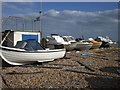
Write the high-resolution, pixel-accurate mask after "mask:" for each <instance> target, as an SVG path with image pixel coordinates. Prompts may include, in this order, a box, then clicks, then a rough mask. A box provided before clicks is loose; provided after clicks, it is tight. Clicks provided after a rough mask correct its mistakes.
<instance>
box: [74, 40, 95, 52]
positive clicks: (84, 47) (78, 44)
mask: <svg viewBox="0 0 120 90" xmlns="http://www.w3.org/2000/svg"><path fill="white" fill-rule="evenodd" d="M92 45H93V43H88V42H87V41H85V40H80V41H78V42H76V49H77V50H89V49H90V48H91V47H92Z"/></svg>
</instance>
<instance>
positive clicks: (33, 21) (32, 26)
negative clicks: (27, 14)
mask: <svg viewBox="0 0 120 90" xmlns="http://www.w3.org/2000/svg"><path fill="white" fill-rule="evenodd" d="M33 31H34V20H33V19H32V32H33Z"/></svg>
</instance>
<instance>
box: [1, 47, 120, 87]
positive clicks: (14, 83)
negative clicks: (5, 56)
mask: <svg viewBox="0 0 120 90" xmlns="http://www.w3.org/2000/svg"><path fill="white" fill-rule="evenodd" d="M84 53H94V54H93V55H81V54H84ZM119 53H120V49H108V50H101V49H96V50H89V51H80V52H79V51H77V52H75V51H73V52H68V53H67V54H66V57H67V58H64V59H57V60H54V61H52V62H47V63H35V64H31V65H29V66H31V67H22V66H10V65H9V66H5V65H4V66H3V67H2V81H3V82H2V86H3V88H19V89H21V88H32V89H40V88H87V89H92V88H120V86H119V84H120V74H118V72H117V70H118V69H120V67H119V62H120V59H119V57H118V54H119ZM79 62H80V63H82V64H84V65H86V66H85V68H83V67H78V66H82V64H80V63H79ZM49 64H50V65H49ZM52 64H56V65H52ZM57 64H58V65H57ZM59 64H65V65H76V66H65V65H64V66H62V65H59ZM32 66H33V67H32ZM39 66H46V67H61V69H55V68H45V67H44V68H41V67H39ZM68 68H69V69H68ZM89 68H90V69H92V70H94V71H91V70H90V69H89ZM70 70H71V71H70ZM77 71H79V72H77ZM93 74H94V75H93ZM101 74H102V75H104V76H102V75H101ZM105 75H106V76H105Z"/></svg>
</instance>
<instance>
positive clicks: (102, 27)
mask: <svg viewBox="0 0 120 90" xmlns="http://www.w3.org/2000/svg"><path fill="white" fill-rule="evenodd" d="M2 9H3V10H2V15H3V17H7V16H19V17H24V18H33V19H34V18H36V17H38V16H39V11H40V3H39V2H3V5H2ZM42 12H43V13H42V31H43V36H44V37H45V36H49V35H50V34H53V33H54V34H60V35H72V36H74V37H75V38H79V37H81V36H82V35H83V36H84V38H85V39H87V38H89V37H92V38H94V39H95V38H96V37H97V36H98V35H102V36H109V37H110V38H111V39H112V40H117V39H118V3H117V2H43V3H42ZM4 21H5V20H4ZM28 23H30V22H28ZM31 23H32V22H31ZM18 24H19V26H17V27H18V28H19V27H22V25H20V22H18ZM4 26H5V25H4ZM10 26H11V25H9V26H6V27H7V28H14V29H15V26H13V27H10ZM30 27H32V25H31V24H30V25H28V26H27V25H26V29H31V28H30ZM21 29H22V28H21ZM34 29H37V30H39V24H38V23H37V24H34Z"/></svg>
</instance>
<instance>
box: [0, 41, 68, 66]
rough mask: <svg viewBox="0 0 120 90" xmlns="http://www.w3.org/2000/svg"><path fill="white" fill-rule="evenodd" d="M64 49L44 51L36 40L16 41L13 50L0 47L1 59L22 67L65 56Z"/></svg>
mask: <svg viewBox="0 0 120 90" xmlns="http://www.w3.org/2000/svg"><path fill="white" fill-rule="evenodd" d="M65 53H66V50H65V49H55V50H49V49H44V48H43V47H42V46H41V45H40V44H39V43H38V42H37V41H36V40H34V39H31V40H24V41H18V42H17V44H16V46H15V47H14V48H11V47H5V46H0V55H1V57H2V58H3V59H4V60H5V61H6V62H7V63H9V64H12V65H24V64H29V63H33V62H47V61H53V60H54V59H58V58H62V57H64V56H65Z"/></svg>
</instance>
